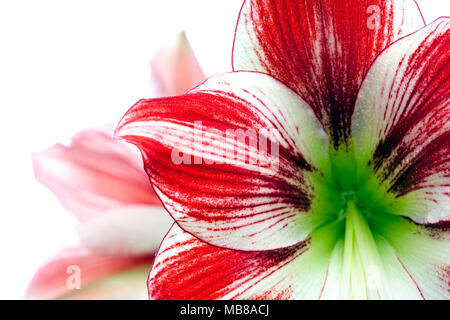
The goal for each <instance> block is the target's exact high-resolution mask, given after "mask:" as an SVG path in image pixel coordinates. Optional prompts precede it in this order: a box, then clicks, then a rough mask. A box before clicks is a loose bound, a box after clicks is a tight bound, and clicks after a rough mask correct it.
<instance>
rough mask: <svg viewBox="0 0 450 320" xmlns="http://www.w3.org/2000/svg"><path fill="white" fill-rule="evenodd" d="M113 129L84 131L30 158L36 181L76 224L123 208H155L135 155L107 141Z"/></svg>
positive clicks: (120, 144)
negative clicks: (130, 206) (70, 214)
mask: <svg viewBox="0 0 450 320" xmlns="http://www.w3.org/2000/svg"><path fill="white" fill-rule="evenodd" d="M111 134H112V128H106V127H105V128H95V129H87V130H85V131H82V132H80V133H78V134H77V135H76V136H74V137H73V139H72V143H71V145H69V146H65V145H62V144H57V145H54V146H53V147H51V148H49V149H47V150H45V151H43V152H41V153H38V154H35V155H33V167H34V172H35V175H36V179H37V180H38V181H39V182H40V183H42V184H43V185H45V186H46V187H48V188H49V189H50V190H51V191H52V192H53V193H54V194H55V195H56V196H57V197H58V199H59V200H60V201H61V203H62V204H63V205H64V207H65V208H66V209H68V210H69V211H70V212H71V213H72V214H74V215H75V216H76V217H77V218H78V219H79V220H80V221H85V220H86V219H89V218H90V217H93V216H96V215H98V214H102V213H104V212H105V211H107V210H109V209H115V208H117V207H120V206H126V205H159V204H160V201H159V200H158V198H157V197H156V195H155V193H154V192H153V190H152V188H151V185H150V183H149V181H148V178H147V177H146V175H145V172H144V171H143V170H142V164H141V163H140V160H139V155H138V152H137V150H134V149H131V148H130V146H128V145H126V144H125V143H122V142H120V141H117V140H113V139H112V138H111Z"/></svg>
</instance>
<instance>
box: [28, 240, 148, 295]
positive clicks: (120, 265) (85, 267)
mask: <svg viewBox="0 0 450 320" xmlns="http://www.w3.org/2000/svg"><path fill="white" fill-rule="evenodd" d="M152 260H153V256H152V255H147V256H140V257H118V256H108V255H97V254H93V253H91V252H90V251H89V250H87V249H85V248H82V247H75V248H67V249H64V250H63V251H61V252H60V253H59V254H58V255H57V256H55V257H54V258H52V259H51V260H50V261H48V262H47V263H46V264H44V265H43V266H42V267H40V268H39V270H38V271H37V272H36V274H35V275H34V277H33V279H32V280H31V282H30V284H29V286H28V289H27V292H26V294H25V297H26V298H28V299H53V298H59V297H63V296H64V295H66V294H71V293H74V292H79V291H82V290H84V289H85V288H86V287H87V286H88V285H89V284H91V283H93V282H94V281H96V280H99V279H103V278H105V277H108V276H111V275H113V274H117V273H119V272H121V271H124V270H128V269H131V268H136V267H139V266H147V267H148V268H149V267H150V264H151V263H152ZM77 272H79V273H78V274H79V275H80V278H79V279H80V282H79V284H80V287H79V289H77V288H76V285H77V282H76V280H74V278H71V276H74V275H75V274H76V273H77ZM142 282H143V285H144V286H145V278H143V279H142ZM96 298H97V299H101V298H102V297H96Z"/></svg>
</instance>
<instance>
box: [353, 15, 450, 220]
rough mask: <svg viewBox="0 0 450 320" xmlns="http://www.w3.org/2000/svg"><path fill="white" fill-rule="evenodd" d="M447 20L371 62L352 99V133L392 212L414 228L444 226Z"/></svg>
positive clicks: (449, 72) (447, 213) (448, 200)
mask: <svg viewBox="0 0 450 320" xmlns="http://www.w3.org/2000/svg"><path fill="white" fill-rule="evenodd" d="M449 59H450V19H448V18H443V19H438V20H437V21H435V22H434V23H432V24H431V25H429V26H427V27H425V28H423V29H421V30H420V31H417V32H416V33H414V34H412V35H410V36H408V37H405V38H404V39H401V40H399V41H398V42H396V43H394V44H393V45H392V46H390V47H389V48H388V49H386V51H384V52H383V53H382V54H381V55H380V56H379V57H378V58H377V60H376V61H375V63H374V65H373V66H372V68H371V69H370V71H369V72H368V74H367V77H366V79H365V81H364V83H363V85H362V87H361V91H360V93H359V97H358V101H357V105H356V109H355V114H354V116H353V123H352V131H353V137H354V142H355V151H356V155H357V157H358V158H359V159H360V160H359V162H360V163H363V164H364V165H366V164H367V163H369V165H370V166H372V167H373V168H374V171H375V172H376V175H377V176H378V177H379V179H380V180H381V181H383V183H384V184H385V185H386V188H387V189H388V190H389V191H391V192H393V193H394V194H395V195H396V197H397V198H398V205H396V206H395V208H393V209H392V210H393V213H397V214H401V215H405V216H408V217H410V218H412V219H414V220H415V221H416V222H419V223H436V222H439V221H446V220H449V219H450V197H449V194H450V90H449V87H450V65H449V63H448V61H449Z"/></svg>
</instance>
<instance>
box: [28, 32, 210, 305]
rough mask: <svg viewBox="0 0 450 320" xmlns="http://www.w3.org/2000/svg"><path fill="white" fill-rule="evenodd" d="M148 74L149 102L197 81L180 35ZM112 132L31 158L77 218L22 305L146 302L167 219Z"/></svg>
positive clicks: (92, 133)
mask: <svg viewBox="0 0 450 320" xmlns="http://www.w3.org/2000/svg"><path fill="white" fill-rule="evenodd" d="M151 67H152V78H151V84H152V87H153V93H154V96H171V95H178V94H182V93H184V92H186V91H187V90H188V89H190V88H192V87H193V86H195V85H198V84H200V83H201V82H202V81H203V80H204V79H205V75H204V73H203V71H202V70H201V68H200V66H199V64H198V62H197V60H196V59H195V56H194V54H193V52H192V50H191V47H190V45H189V43H188V41H187V39H186V37H185V35H184V33H180V34H179V35H178V36H177V38H176V39H175V41H174V42H173V43H171V44H168V45H166V46H165V47H163V48H162V49H160V50H159V51H158V53H157V54H156V55H155V57H154V58H153V59H152V60H151ZM112 130H113V127H112V126H110V127H109V126H106V127H99V128H91V129H87V130H84V131H82V132H80V133H78V134H77V135H75V136H74V137H73V138H72V141H71V144H70V146H64V145H62V144H56V145H54V146H52V147H51V148H49V149H47V150H45V151H43V152H41V153H39V154H35V155H33V167H34V171H35V175H36V179H37V180H38V181H39V182H40V183H42V184H43V185H45V186H46V187H47V188H49V189H50V190H51V191H52V192H53V193H54V194H55V195H56V196H57V197H58V199H59V200H60V201H61V203H62V204H63V206H64V207H65V208H66V209H67V210H68V211H69V212H70V213H71V214H72V215H74V216H75V217H76V218H77V219H78V221H79V226H78V232H79V235H80V245H79V246H78V247H73V248H65V249H63V250H62V251H61V252H60V253H59V254H57V255H56V256H55V257H53V258H51V259H50V260H49V261H47V262H46V263H45V264H44V265H43V266H41V267H40V268H39V270H38V271H37V272H36V274H35V275H34V277H33V279H32V281H31V283H30V284H29V287H28V289H27V291H26V295H25V296H26V298H29V299H51V298H68V299H127V298H131V299H136V298H147V286H146V280H147V275H148V271H149V268H150V265H151V263H152V261H153V257H154V253H155V252H156V250H157V248H158V246H159V244H160V242H161V240H162V238H163V236H164V235H165V233H166V232H167V230H168V229H169V227H170V226H171V224H172V220H171V218H170V217H169V215H168V214H167V213H165V210H164V208H163V207H162V205H161V203H160V201H159V199H158V198H157V196H156V194H155V193H154V191H153V189H152V187H151V185H150V182H149V181H148V178H147V176H146V174H145V172H144V171H143V169H142V162H141V160H140V157H139V153H138V151H137V149H135V148H134V147H130V146H128V145H126V144H125V143H123V142H120V141H116V140H113V139H112V138H111V134H112ZM77 277H78V278H77Z"/></svg>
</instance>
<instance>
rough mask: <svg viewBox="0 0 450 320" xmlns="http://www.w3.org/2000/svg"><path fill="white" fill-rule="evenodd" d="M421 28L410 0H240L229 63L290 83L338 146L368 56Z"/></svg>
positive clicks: (371, 57) (347, 127)
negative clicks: (240, 5)
mask: <svg viewBox="0 0 450 320" xmlns="http://www.w3.org/2000/svg"><path fill="white" fill-rule="evenodd" d="M423 26H424V21H423V18H422V16H421V14H420V11H419V9H418V7H417V5H416V3H415V1H414V0H388V1H386V0H371V1H368V0H323V1H317V0H290V1H285V0H263V1H259V0H246V1H245V3H244V5H243V7H242V10H241V13H240V17H239V21H238V25H237V28H236V35H235V43H234V50H233V68H234V70H254V71H261V72H266V73H268V74H270V75H272V76H273V77H275V78H277V79H278V80H280V81H282V82H283V83H284V84H286V85H287V86H288V87H290V88H291V89H293V90H294V91H295V92H297V93H298V94H299V95H300V96H301V97H302V98H303V99H304V100H305V101H306V102H307V103H308V104H309V105H310V106H311V107H312V108H313V109H314V111H315V113H316V115H317V117H318V118H319V119H320V121H321V122H322V124H324V126H325V127H326V128H327V131H328V132H329V133H330V134H331V137H332V139H333V143H334V145H335V146H337V145H339V144H340V143H341V142H342V141H343V139H346V138H348V136H349V134H350V126H351V116H352V113H353V110H354V105H355V101H356V97H357V94H358V89H359V87H360V85H361V83H362V81H363V78H364V75H365V74H366V72H367V70H368V69H369V66H370V65H371V63H372V61H373V60H374V58H375V57H376V56H377V55H378V54H379V53H380V52H381V51H382V50H383V49H384V48H385V47H386V46H387V45H389V44H390V43H392V42H393V41H395V40H397V39H399V38H400V37H402V36H405V35H407V34H409V33H411V32H413V31H416V30H417V29H419V28H421V27H423Z"/></svg>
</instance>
